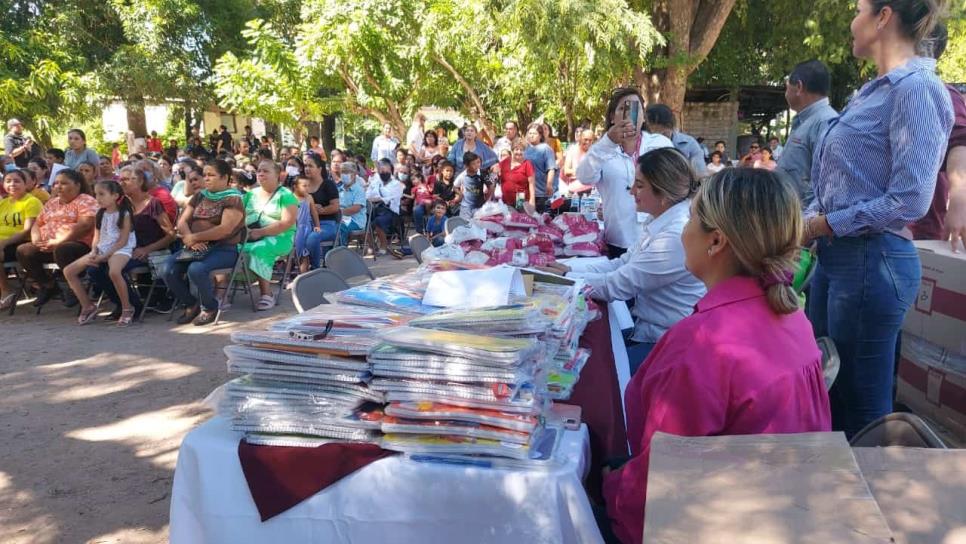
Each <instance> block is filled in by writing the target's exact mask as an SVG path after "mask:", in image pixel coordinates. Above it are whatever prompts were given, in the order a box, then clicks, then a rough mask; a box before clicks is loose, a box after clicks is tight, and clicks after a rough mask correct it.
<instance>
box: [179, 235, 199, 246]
mask: <svg viewBox="0 0 966 544" xmlns="http://www.w3.org/2000/svg"><path fill="white" fill-rule="evenodd" d="M181 243H183V244H184V245H185V247H191V246H193V245H195V244H197V243H198V240H197V239H195V235H194V233H190V232H189V233H188V234H185V235H184V236H182V237H181Z"/></svg>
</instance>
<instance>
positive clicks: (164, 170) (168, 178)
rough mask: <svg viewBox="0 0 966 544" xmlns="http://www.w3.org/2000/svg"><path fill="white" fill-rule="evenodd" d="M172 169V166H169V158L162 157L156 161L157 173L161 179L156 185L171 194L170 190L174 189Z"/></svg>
mask: <svg viewBox="0 0 966 544" xmlns="http://www.w3.org/2000/svg"><path fill="white" fill-rule="evenodd" d="M173 167H174V165H173V164H171V159H170V158H169V157H167V156H164V155H162V156H161V157H160V158H159V159H158V173H159V175H160V177H161V179H160V181H159V182H158V185H160V186H161V187H164V189H165V190H166V191H168V192H169V193H170V192H171V189H173V188H174V175H173V171H172V170H173Z"/></svg>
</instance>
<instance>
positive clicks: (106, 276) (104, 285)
mask: <svg viewBox="0 0 966 544" xmlns="http://www.w3.org/2000/svg"><path fill="white" fill-rule="evenodd" d="M143 266H147V264H146V263H143V262H141V261H135V260H134V259H129V260H128V262H127V264H126V265H124V270H122V271H121V273H122V274H124V279H126V280H127V298H128V300H130V301H131V306H132V307H133V308H140V307H141V297H140V296H139V295H138V292H137V289H135V288H134V286H133V285H132V282H131V277H130V272H131V270H134V269H135V268H141V267H143ZM87 277H88V279H90V280H91V283H93V284H94V285H96V286H97V288H98V289H100V290H101V292H102V293H104V295H105V296H107V298H108V300H110V301H111V302H113V303H114V304H115V305H120V304H121V299H120V298H118V296H117V290H116V289H114V282H113V281H111V276H110V269H109V268H108V266H107V263H101V264H100V265H98V266H89V267H87Z"/></svg>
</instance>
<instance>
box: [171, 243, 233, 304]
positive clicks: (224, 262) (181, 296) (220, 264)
mask: <svg viewBox="0 0 966 544" xmlns="http://www.w3.org/2000/svg"><path fill="white" fill-rule="evenodd" d="M237 257H238V250H237V249H236V247H235V246H234V245H229V244H219V245H216V246H215V247H214V248H212V249H211V251H210V252H208V254H207V255H205V258H204V259H201V260H200V261H191V262H187V263H179V262H178V254H177V253H174V254H172V255H171V257H169V258H168V262H167V266H166V267H165V268H166V270H165V271H164V284H165V285H167V286H168V290H169V291H171V294H173V295H174V297H175V298H176V299H178V302H180V303H182V304H184V305H185V306H188V307H192V306H195V305H196V304H198V299H196V298H195V297H194V295H192V294H191V289H190V288H189V286H188V282H189V281H190V282H191V285H193V286H194V288H195V290H196V291H197V292H198V298H200V299H201V308H202V309H203V310H206V311H214V310H217V309H218V299H216V298H215V290H214V288H213V287H212V284H211V271H212V270H218V269H220V268H231V267H232V266H233V265H234V264H235V259H236V258H237ZM186 274H187V278H186V277H185V275H186Z"/></svg>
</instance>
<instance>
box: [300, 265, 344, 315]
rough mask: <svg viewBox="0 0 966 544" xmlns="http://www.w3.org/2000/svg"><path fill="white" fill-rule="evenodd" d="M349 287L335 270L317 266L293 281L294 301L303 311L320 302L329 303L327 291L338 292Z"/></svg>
mask: <svg viewBox="0 0 966 544" xmlns="http://www.w3.org/2000/svg"><path fill="white" fill-rule="evenodd" d="M348 288H349V284H348V283H346V282H345V280H343V279H342V278H340V277H339V275H338V274H336V273H335V272H332V271H331V270H326V269H324V268H316V269H315V270H309V271H308V272H306V273H305V274H300V275H299V276H298V277H296V278H295V280H294V281H292V302H293V303H295V309H296V310H297V311H298V312H299V313H302V312H304V311H306V310H309V309H312V308H315V307H316V306H318V305H319V304H328V303H329V301H328V300H326V298H325V294H326V293H336V292H338V291H344V290H346V289H348Z"/></svg>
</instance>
